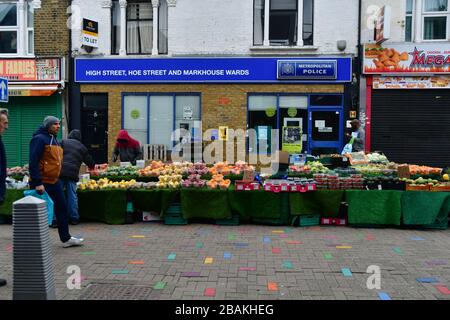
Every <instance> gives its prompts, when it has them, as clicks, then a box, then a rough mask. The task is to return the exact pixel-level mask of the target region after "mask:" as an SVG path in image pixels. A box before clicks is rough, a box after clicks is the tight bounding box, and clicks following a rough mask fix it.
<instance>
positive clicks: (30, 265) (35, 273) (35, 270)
mask: <svg viewBox="0 0 450 320" xmlns="http://www.w3.org/2000/svg"><path fill="white" fill-rule="evenodd" d="M48 230H49V228H48V215H47V204H46V202H45V201H44V200H41V199H38V198H36V197H31V196H28V197H25V198H22V199H20V200H18V201H16V202H14V203H13V250H14V251H13V300H55V299H56V295H55V279H54V266H53V259H52V252H51V242H50V235H49V231H48Z"/></svg>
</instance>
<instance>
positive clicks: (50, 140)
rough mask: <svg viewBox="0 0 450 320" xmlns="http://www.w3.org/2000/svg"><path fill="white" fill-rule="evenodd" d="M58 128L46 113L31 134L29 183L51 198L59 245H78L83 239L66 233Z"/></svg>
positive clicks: (61, 151)
mask: <svg viewBox="0 0 450 320" xmlns="http://www.w3.org/2000/svg"><path fill="white" fill-rule="evenodd" d="M59 128H60V121H59V119H58V118H56V117H53V116H48V117H46V118H45V119H44V122H43V125H42V126H41V127H40V128H39V129H38V130H37V131H36V132H35V133H34V134H33V138H32V139H31V142H30V162H29V166H30V168H29V170H30V187H31V188H32V189H35V190H36V191H37V192H38V193H43V192H44V191H46V192H47V193H48V195H49V196H50V198H51V199H52V200H53V202H54V211H55V215H56V221H57V223H58V233H59V238H60V240H61V242H63V244H64V245H63V247H64V248H67V247H73V246H80V245H82V243H83V241H84V239H81V238H75V237H72V236H71V235H70V233H69V223H68V217H67V207H66V199H65V197H64V190H63V187H62V183H61V181H59V175H60V172H61V167H62V162H63V149H62V148H61V146H60V145H59V143H58V140H57V138H56V136H57V134H58V131H59Z"/></svg>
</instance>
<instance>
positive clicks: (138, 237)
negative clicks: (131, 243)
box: [131, 234, 145, 239]
mask: <svg viewBox="0 0 450 320" xmlns="http://www.w3.org/2000/svg"><path fill="white" fill-rule="evenodd" d="M131 238H134V239H143V238H145V236H143V235H140V234H139V235H134V236H131Z"/></svg>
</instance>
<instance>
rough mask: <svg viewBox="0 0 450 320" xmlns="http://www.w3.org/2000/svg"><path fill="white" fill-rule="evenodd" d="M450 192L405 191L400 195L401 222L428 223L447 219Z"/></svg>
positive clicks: (442, 221)
mask: <svg viewBox="0 0 450 320" xmlns="http://www.w3.org/2000/svg"><path fill="white" fill-rule="evenodd" d="M449 213H450V192H421V191H406V192H404V193H403V196H402V214H403V224H405V225H430V224H435V223H437V224H442V223H445V222H446V221H448V216H449Z"/></svg>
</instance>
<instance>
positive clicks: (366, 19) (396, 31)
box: [361, 0, 406, 43]
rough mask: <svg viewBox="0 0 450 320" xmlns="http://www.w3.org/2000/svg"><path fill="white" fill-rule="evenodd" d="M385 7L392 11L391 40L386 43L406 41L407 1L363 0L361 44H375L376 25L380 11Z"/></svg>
mask: <svg viewBox="0 0 450 320" xmlns="http://www.w3.org/2000/svg"><path fill="white" fill-rule="evenodd" d="M385 5H389V6H390V7H391V9H392V19H391V38H390V40H388V41H386V42H403V41H405V17H406V0H363V2H362V12H361V29H362V30H361V42H362V43H368V42H374V41H373V37H374V24H373V22H374V21H375V19H376V17H377V13H378V10H380V8H382V7H383V6H385Z"/></svg>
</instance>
